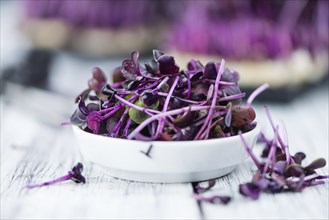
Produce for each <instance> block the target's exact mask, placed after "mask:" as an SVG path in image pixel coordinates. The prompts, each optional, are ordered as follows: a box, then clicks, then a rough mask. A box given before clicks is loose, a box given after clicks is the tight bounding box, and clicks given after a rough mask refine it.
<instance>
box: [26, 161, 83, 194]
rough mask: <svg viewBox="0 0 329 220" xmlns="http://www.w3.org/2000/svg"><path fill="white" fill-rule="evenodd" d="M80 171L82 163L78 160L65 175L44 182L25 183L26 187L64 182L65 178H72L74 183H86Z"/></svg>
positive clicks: (31, 187)
mask: <svg viewBox="0 0 329 220" xmlns="http://www.w3.org/2000/svg"><path fill="white" fill-rule="evenodd" d="M82 171H83V165H82V163H80V162H79V163H77V164H76V165H75V166H74V167H73V168H72V170H71V171H69V172H68V174H66V175H65V176H62V177H59V178H57V179H54V180H51V181H48V182H44V183H38V184H32V185H27V186H26V188H28V189H33V188H37V187H42V186H50V185H54V184H57V183H61V182H65V181H67V180H72V181H74V182H75V183H86V179H85V177H84V176H83V175H82Z"/></svg>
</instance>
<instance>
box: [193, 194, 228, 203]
mask: <svg viewBox="0 0 329 220" xmlns="http://www.w3.org/2000/svg"><path fill="white" fill-rule="evenodd" d="M193 197H194V199H196V200H197V201H200V202H207V203H210V204H224V205H226V204H228V203H229V202H230V201H231V197H230V196H219V195H214V196H209V197H207V196H203V195H198V194H194V195H193Z"/></svg>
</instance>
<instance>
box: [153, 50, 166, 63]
mask: <svg viewBox="0 0 329 220" xmlns="http://www.w3.org/2000/svg"><path fill="white" fill-rule="evenodd" d="M162 55H164V53H163V52H162V51H160V50H153V59H154V60H155V61H156V62H158V60H159V58H160V57H161V56H162Z"/></svg>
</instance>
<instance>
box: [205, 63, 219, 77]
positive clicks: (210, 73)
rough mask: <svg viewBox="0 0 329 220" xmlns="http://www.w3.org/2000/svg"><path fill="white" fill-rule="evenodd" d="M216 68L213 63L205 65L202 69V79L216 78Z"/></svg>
mask: <svg viewBox="0 0 329 220" xmlns="http://www.w3.org/2000/svg"><path fill="white" fill-rule="evenodd" d="M217 72H218V70H217V68H216V64H215V63H214V62H209V63H207V64H206V66H205V68H204V74H203V75H204V77H205V78H207V79H216V77H217Z"/></svg>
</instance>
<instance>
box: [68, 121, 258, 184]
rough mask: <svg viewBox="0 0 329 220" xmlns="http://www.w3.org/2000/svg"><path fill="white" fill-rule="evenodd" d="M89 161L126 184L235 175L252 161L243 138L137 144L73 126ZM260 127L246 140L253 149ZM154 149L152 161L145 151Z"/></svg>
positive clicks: (247, 135) (250, 132)
mask: <svg viewBox="0 0 329 220" xmlns="http://www.w3.org/2000/svg"><path fill="white" fill-rule="evenodd" d="M73 131H74V133H75V136H76V138H77V140H78V143H79V145H80V151H81V153H82V155H83V156H84V158H85V159H87V160H89V161H91V162H94V163H96V164H98V165H100V166H101V167H103V168H105V169H104V170H105V171H106V173H107V174H109V175H111V176H113V177H117V178H122V179H126V180H133V181H142V182H158V183H178V182H195V181H203V180H208V179H213V178H217V177H220V176H223V175H226V174H228V173H230V172H232V171H233V170H234V169H235V167H236V166H237V165H238V164H239V163H241V162H243V161H244V160H246V159H247V158H248V153H247V152H246V150H245V147H244V146H243V144H242V141H241V139H240V137H239V136H233V137H227V138H220V139H210V140H202V141H179V142H166V141H152V142H144V141H136V140H126V139H119V138H110V137H105V136H101V135H94V134H91V133H88V132H85V131H83V130H81V129H80V128H79V127H77V126H73ZM259 131H260V126H259V125H257V126H256V127H255V128H254V129H253V130H252V131H249V132H247V133H245V134H243V136H244V137H245V139H246V141H247V143H248V144H249V146H250V147H253V146H254V145H255V143H256V140H257V137H258V134H259ZM150 144H152V145H153V148H152V150H151V152H150V156H151V158H150V157H147V156H146V155H145V154H143V153H141V151H147V149H148V148H149V146H150Z"/></svg>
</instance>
